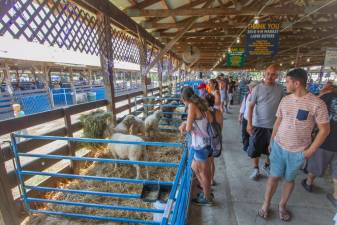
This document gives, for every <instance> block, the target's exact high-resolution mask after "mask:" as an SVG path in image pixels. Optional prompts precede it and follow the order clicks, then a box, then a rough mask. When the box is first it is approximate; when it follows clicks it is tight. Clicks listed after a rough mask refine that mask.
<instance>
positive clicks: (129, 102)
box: [128, 94, 132, 114]
mask: <svg viewBox="0 0 337 225" xmlns="http://www.w3.org/2000/svg"><path fill="white" fill-rule="evenodd" d="M128 104H129V114H131V112H132V110H131V109H132V107H131V99H130V95H129V94H128Z"/></svg>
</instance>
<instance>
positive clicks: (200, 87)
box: [198, 83, 206, 89]
mask: <svg viewBox="0 0 337 225" xmlns="http://www.w3.org/2000/svg"><path fill="white" fill-rule="evenodd" d="M198 89H206V84H205V83H201V84H199V86H198Z"/></svg>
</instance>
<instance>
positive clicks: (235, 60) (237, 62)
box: [226, 48, 245, 67]
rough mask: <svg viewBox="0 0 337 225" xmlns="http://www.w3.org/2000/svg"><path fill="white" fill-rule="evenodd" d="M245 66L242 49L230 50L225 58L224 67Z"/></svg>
mask: <svg viewBox="0 0 337 225" xmlns="http://www.w3.org/2000/svg"><path fill="white" fill-rule="evenodd" d="M244 64H245V54H244V48H231V51H230V52H228V53H227V56H226V66H228V67H243V66H244Z"/></svg>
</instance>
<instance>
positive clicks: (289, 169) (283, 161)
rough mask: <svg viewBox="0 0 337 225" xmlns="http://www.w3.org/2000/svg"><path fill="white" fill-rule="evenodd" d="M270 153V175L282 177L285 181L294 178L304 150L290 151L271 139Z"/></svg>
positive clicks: (290, 180)
mask: <svg viewBox="0 0 337 225" xmlns="http://www.w3.org/2000/svg"><path fill="white" fill-rule="evenodd" d="M271 149H272V150H271V153H270V156H269V158H270V175H271V176H273V177H282V178H283V179H284V180H285V181H287V182H292V181H294V180H295V178H296V176H297V173H298V171H299V170H300V168H301V166H302V165H303V163H304V152H303V151H301V152H290V151H288V150H284V149H282V147H281V146H280V145H279V144H278V143H276V141H272V147H271Z"/></svg>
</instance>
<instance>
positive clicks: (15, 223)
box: [0, 148, 20, 225]
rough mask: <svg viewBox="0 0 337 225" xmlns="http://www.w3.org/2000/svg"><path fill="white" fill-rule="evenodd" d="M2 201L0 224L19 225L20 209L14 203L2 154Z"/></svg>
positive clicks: (0, 185) (0, 159) (0, 169)
mask: <svg viewBox="0 0 337 225" xmlns="http://www.w3.org/2000/svg"><path fill="white" fill-rule="evenodd" d="M0 153H2V151H1V148H0ZM0 199H1V200H0V224H6V225H19V224H20V222H19V216H18V215H19V211H18V208H19V207H17V206H16V205H15V202H14V198H13V194H12V191H11V189H10V186H9V180H8V176H7V171H6V167H5V162H4V158H3V155H2V154H0Z"/></svg>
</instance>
